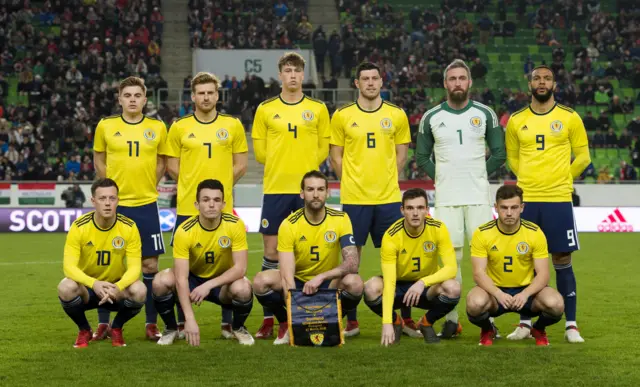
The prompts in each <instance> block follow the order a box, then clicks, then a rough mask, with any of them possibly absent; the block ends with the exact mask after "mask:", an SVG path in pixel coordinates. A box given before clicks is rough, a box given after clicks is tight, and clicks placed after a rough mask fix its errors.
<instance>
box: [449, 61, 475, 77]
mask: <svg viewBox="0 0 640 387" xmlns="http://www.w3.org/2000/svg"><path fill="white" fill-rule="evenodd" d="M453 69H465V70H466V71H467V77H469V79H471V71H470V70H469V66H467V64H466V63H464V61H463V60H462V59H455V60H454V61H453V62H451V63H449V66H447V68H446V69H444V74H443V75H444V79H445V81H446V80H447V73H448V72H449V70H453Z"/></svg>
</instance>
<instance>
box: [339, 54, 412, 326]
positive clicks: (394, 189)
mask: <svg viewBox="0 0 640 387" xmlns="http://www.w3.org/2000/svg"><path fill="white" fill-rule="evenodd" d="M355 85H356V87H357V88H358V90H359V94H358V99H357V100H356V101H355V102H353V103H350V104H348V105H346V106H343V107H342V108H340V109H338V110H337V111H336V112H335V113H334V114H333V118H332V119H331V163H332V166H333V169H334V170H335V172H336V175H338V178H339V179H340V202H341V203H342V209H343V211H344V212H346V213H347V214H349V217H350V218H351V219H352V222H353V225H354V227H353V229H354V236H355V240H356V246H358V256H359V258H361V254H362V247H363V246H364V245H365V244H366V243H367V238H368V236H369V234H371V239H372V241H373V245H374V246H375V247H376V248H379V247H380V244H381V242H382V236H383V235H384V233H385V231H386V230H387V229H388V228H389V226H391V224H392V223H393V222H395V221H396V220H398V219H400V218H402V213H401V212H400V186H399V185H398V175H399V173H400V171H402V170H403V169H404V165H405V162H406V160H407V151H408V149H409V143H410V142H411V134H410V132H409V120H408V119H407V115H406V113H405V112H404V110H402V109H401V108H399V107H397V106H395V105H393V104H390V103H389V102H386V101H383V100H382V98H381V97H380V89H381V88H382V77H381V74H380V69H379V68H378V66H376V65H375V64H373V63H369V62H364V63H362V64H360V65H359V66H358V68H357V70H356V80H355ZM403 317H405V318H407V320H406V324H405V327H406V328H407V329H406V330H405V332H407V333H408V334H409V335H410V336H414V337H415V336H419V335H420V333H419V332H417V330H416V329H417V328H416V326H415V323H414V322H413V320H411V311H410V310H408V309H406V308H405V310H403ZM347 318H348V321H347V328H346V329H345V332H344V335H345V336H355V335H357V334H359V333H360V328H359V326H358V321H357V318H356V312H355V311H353V312H352V313H350V314H349V315H348V316H347Z"/></svg>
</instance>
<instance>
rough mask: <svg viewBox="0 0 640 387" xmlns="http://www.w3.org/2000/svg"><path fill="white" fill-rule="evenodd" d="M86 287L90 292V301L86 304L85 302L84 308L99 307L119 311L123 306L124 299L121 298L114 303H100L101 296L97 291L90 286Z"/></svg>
mask: <svg viewBox="0 0 640 387" xmlns="http://www.w3.org/2000/svg"><path fill="white" fill-rule="evenodd" d="M85 288H87V291H88V292H89V302H87V303H86V304H84V310H91V309H97V308H101V309H106V310H108V311H110V312H117V311H119V310H120V308H122V307H123V306H124V305H123V301H124V300H121V301H119V302H115V303H113V304H111V303H109V302H107V303H105V304H102V305H99V306H98V303H100V297H98V295H97V294H96V292H94V291H93V289H91V288H90V287H88V286H85Z"/></svg>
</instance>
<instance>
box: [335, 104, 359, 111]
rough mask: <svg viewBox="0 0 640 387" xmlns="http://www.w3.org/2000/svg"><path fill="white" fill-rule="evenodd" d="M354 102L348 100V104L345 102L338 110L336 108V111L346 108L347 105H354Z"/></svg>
mask: <svg viewBox="0 0 640 387" xmlns="http://www.w3.org/2000/svg"><path fill="white" fill-rule="evenodd" d="M355 104H356V103H355V102H349V103H348V104H346V105H344V106H341V107H340V108H339V109H338V110H336V111H338V112H339V111H341V110H344V109H346V108H348V107H349V106H353V105H355Z"/></svg>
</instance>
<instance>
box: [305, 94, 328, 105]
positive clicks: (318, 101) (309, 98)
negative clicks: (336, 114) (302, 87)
mask: <svg viewBox="0 0 640 387" xmlns="http://www.w3.org/2000/svg"><path fill="white" fill-rule="evenodd" d="M306 98H307V99H308V100H309V101H313V102H317V103H319V104H321V105H324V102H322V101H320V100H319V99H315V98H312V97H309V96H306Z"/></svg>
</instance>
